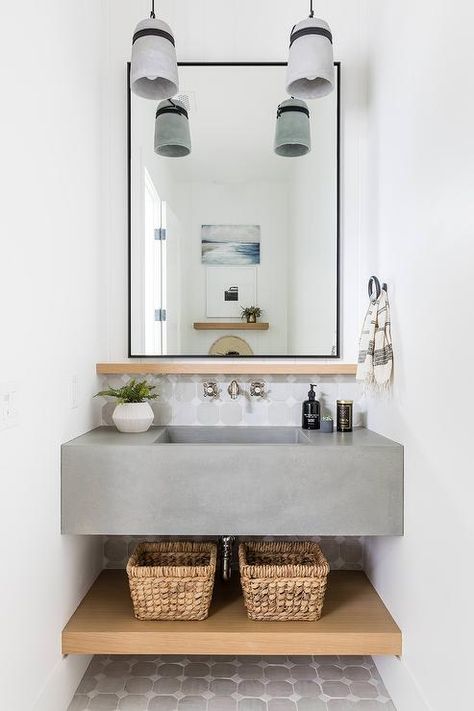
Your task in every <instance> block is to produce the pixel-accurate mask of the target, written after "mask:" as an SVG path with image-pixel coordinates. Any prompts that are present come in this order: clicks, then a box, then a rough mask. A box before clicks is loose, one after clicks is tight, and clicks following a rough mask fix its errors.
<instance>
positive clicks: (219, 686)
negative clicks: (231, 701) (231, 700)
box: [209, 679, 237, 696]
mask: <svg viewBox="0 0 474 711" xmlns="http://www.w3.org/2000/svg"><path fill="white" fill-rule="evenodd" d="M209 691H211V693H213V694H215V695H216V696H231V695H232V694H235V692H236V691H237V684H236V682H235V681H232V679H212V681H211V683H210V686H209Z"/></svg>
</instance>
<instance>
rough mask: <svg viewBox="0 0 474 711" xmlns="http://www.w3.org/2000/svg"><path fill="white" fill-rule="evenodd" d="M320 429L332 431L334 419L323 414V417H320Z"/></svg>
mask: <svg viewBox="0 0 474 711" xmlns="http://www.w3.org/2000/svg"><path fill="white" fill-rule="evenodd" d="M320 431H321V432H333V431H334V421H333V419H332V417H331V416H330V415H324V417H321V423H320Z"/></svg>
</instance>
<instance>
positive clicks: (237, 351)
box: [209, 336, 253, 356]
mask: <svg viewBox="0 0 474 711" xmlns="http://www.w3.org/2000/svg"><path fill="white" fill-rule="evenodd" d="M209 355H214V356H251V355H253V350H252V349H251V348H250V346H249V344H248V343H247V341H245V340H244V339H243V338H239V336H221V337H220V338H218V339H217V341H214V343H213V344H212V346H211V347H210V348H209Z"/></svg>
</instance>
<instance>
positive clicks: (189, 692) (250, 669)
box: [68, 656, 396, 711]
mask: <svg viewBox="0 0 474 711" xmlns="http://www.w3.org/2000/svg"><path fill="white" fill-rule="evenodd" d="M86 709H87V710H88V711H396V709H395V706H394V705H393V703H392V702H391V700H390V697H389V695H388V692H387V690H386V689H385V687H384V685H383V683H382V680H381V679H380V676H379V674H378V671H377V669H376V667H375V665H374V663H373V661H372V659H371V658H370V657H309V656H307V657H232V656H230V657H202V656H193V657H177V656H173V657H172V656H139V657H134V656H128V657H124V656H120V657H95V658H94V659H93V660H92V662H91V664H90V666H89V668H88V669H87V671H86V674H85V676H84V678H83V680H82V681H81V683H80V685H79V688H78V689H77V692H76V695H75V696H74V698H73V700H72V702H71V704H70V706H69V709H68V711H86Z"/></svg>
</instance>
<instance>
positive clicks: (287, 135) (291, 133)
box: [275, 98, 311, 158]
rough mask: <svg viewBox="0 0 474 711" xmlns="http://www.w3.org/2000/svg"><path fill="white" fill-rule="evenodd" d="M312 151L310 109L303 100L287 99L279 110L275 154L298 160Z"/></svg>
mask: <svg viewBox="0 0 474 711" xmlns="http://www.w3.org/2000/svg"><path fill="white" fill-rule="evenodd" d="M310 150H311V129H310V125H309V109H308V106H307V104H306V103H305V102H304V101H302V100H301V99H294V98H291V99H286V100H285V101H282V103H281V104H280V105H279V107H278V109H277V119H276V130H275V153H276V154H277V155H279V156H283V157H285V158H298V157H299V156H304V155H306V154H307V153H309V152H310Z"/></svg>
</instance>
